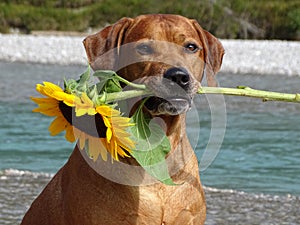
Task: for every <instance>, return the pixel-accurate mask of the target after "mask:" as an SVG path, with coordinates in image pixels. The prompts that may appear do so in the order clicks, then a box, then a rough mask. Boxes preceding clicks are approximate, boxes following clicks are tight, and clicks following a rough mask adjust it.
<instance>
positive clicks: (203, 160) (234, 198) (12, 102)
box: [0, 62, 300, 225]
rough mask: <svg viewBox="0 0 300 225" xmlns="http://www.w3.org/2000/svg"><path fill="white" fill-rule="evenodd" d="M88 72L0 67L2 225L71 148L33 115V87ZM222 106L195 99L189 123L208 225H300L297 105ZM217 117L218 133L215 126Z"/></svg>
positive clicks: (244, 80) (262, 78) (243, 79)
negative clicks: (199, 171)
mask: <svg viewBox="0 0 300 225" xmlns="http://www.w3.org/2000/svg"><path fill="white" fill-rule="evenodd" d="M85 69H86V68H85V67H83V66H57V65H41V64H22V63H3V62H1V63H0V79H1V82H0V121H1V122H0V124H1V126H0V224H17V223H19V222H20V220H21V218H22V217H23V215H24V213H25V211H26V210H27V209H28V207H29V206H30V204H31V202H32V200H33V199H34V198H35V197H36V196H37V195H38V194H39V193H40V191H41V190H42V189H43V188H44V187H45V185H46V184H47V182H49V180H50V179H51V177H52V176H53V174H54V173H56V172H57V171H58V170H59V168H60V167H61V166H63V165H64V163H65V162H66V161H67V159H68V157H69V156H70V154H71V152H72V149H73V147H74V144H71V143H68V142H67V141H66V140H65V139H64V137H63V135H58V136H54V137H53V136H50V135H49V132H48V126H49V124H50V123H51V121H52V119H53V118H50V117H46V116H43V115H40V114H38V113H33V112H32V109H33V108H35V107H36V105H35V104H34V103H33V102H31V100H30V98H29V97H30V96H39V94H38V93H37V92H36V91H35V85H36V84H37V83H41V82H42V81H51V82H54V83H57V82H58V81H59V82H60V84H61V83H62V81H63V80H62V78H63V77H67V78H70V77H73V78H77V77H78V76H79V74H80V73H82V72H83V71H84V70H85ZM218 80H219V83H220V86H227V87H235V86H237V85H247V86H251V87H253V88H257V89H265V90H273V91H283V92H290V93H296V92H298V93H299V92H300V77H298V76H292V77H288V76H276V75H268V76H267V75H252V74H243V75H241V74H219V75H218ZM220 105H222V107H220V108H213V107H212V105H211V102H210V101H209V100H208V98H207V97H206V96H204V95H201V96H197V97H196V98H195V99H194V104H193V108H192V109H191V111H190V112H189V114H188V119H187V127H188V128H187V129H188V135H189V137H190V139H191V143H192V145H193V147H194V148H195V152H196V154H197V156H198V159H199V166H200V170H201V181H202V184H203V185H204V186H205V192H206V200H207V208H208V211H207V222H206V224H209V225H212V224H218V225H219V224H299V222H298V221H300V211H299V205H300V197H299V196H300V105H299V104H293V103H278V102H266V103H262V102H261V100H257V99H251V98H245V97H229V96H228V97H225V99H224V101H223V100H222V102H221V103H220ZM224 105H225V108H224V107H223V106H224ZM212 109H213V110H212ZM222 110H224V111H222ZM214 111H215V112H214ZM216 111H217V112H216ZM220 112H222V113H220ZM224 112H225V114H224ZM214 113H216V115H219V114H218V113H220V116H219V117H218V118H222V120H221V121H217V124H220V126H217V127H214V125H212V124H213V121H215V120H216V117H214ZM224 124H225V127H224ZM212 130H215V132H212ZM212 134H216V137H217V138H213V137H211V136H212ZM212 142H214V143H212ZM208 146H213V147H214V146H216V148H215V149H217V150H215V149H214V148H211V149H210V148H209V147H208ZM210 154H212V156H213V157H210Z"/></svg>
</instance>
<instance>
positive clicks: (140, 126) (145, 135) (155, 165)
mask: <svg viewBox="0 0 300 225" xmlns="http://www.w3.org/2000/svg"><path fill="white" fill-rule="evenodd" d="M144 102H145V101H144ZM144 102H143V103H142V104H141V105H140V106H139V108H138V109H137V111H136V112H135V114H134V115H133V116H132V120H133V123H135V124H136V126H133V127H132V128H131V133H132V135H133V138H132V139H133V141H135V142H136V149H134V150H133V151H132V153H131V154H132V156H133V157H134V158H135V159H136V160H137V162H138V163H139V164H140V165H141V166H142V167H143V168H144V169H145V170H146V171H147V172H148V173H149V174H150V175H151V176H153V177H154V178H156V179H158V180H159V181H161V182H162V183H164V184H167V185H176V184H175V183H174V182H173V180H172V178H171V177H170V175H169V171H168V166H167V164H166V159H165V157H166V155H167V154H168V153H169V151H170V149H171V146H170V142H169V139H168V137H167V136H166V134H165V132H164V131H163V130H162V128H161V127H160V126H159V125H158V124H156V123H154V122H152V121H150V119H149V118H147V117H146V116H145V114H144V113H143V111H142V106H143V104H144Z"/></svg>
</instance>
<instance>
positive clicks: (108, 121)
mask: <svg viewBox="0 0 300 225" xmlns="http://www.w3.org/2000/svg"><path fill="white" fill-rule="evenodd" d="M102 119H103V122H104V125H105V126H106V127H109V128H110V127H111V123H110V120H109V119H108V118H107V117H106V116H102Z"/></svg>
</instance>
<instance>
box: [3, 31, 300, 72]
mask: <svg viewBox="0 0 300 225" xmlns="http://www.w3.org/2000/svg"><path fill="white" fill-rule="evenodd" d="M83 39H84V37H74V36H34V35H3V34H0V41H1V43H2V45H1V46H0V52H1V54H0V61H8V62H32V63H47V64H60V65H70V64H79V65H86V64H87V58H86V55H85V50H84V48H83V44H82V41H83ZM221 42H222V44H223V46H224V48H225V56H224V59H223V65H222V69H221V72H225V73H240V74H246V73H251V74H273V75H288V76H292V75H300V66H299V65H300V53H299V52H300V42H289V41H257V40H221Z"/></svg>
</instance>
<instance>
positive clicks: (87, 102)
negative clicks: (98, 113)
mask: <svg viewBox="0 0 300 225" xmlns="http://www.w3.org/2000/svg"><path fill="white" fill-rule="evenodd" d="M81 100H82V102H84V103H85V105H88V106H90V107H94V103H93V101H92V100H91V99H90V98H89V97H88V96H87V94H86V93H85V92H84V93H82V95H81Z"/></svg>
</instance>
